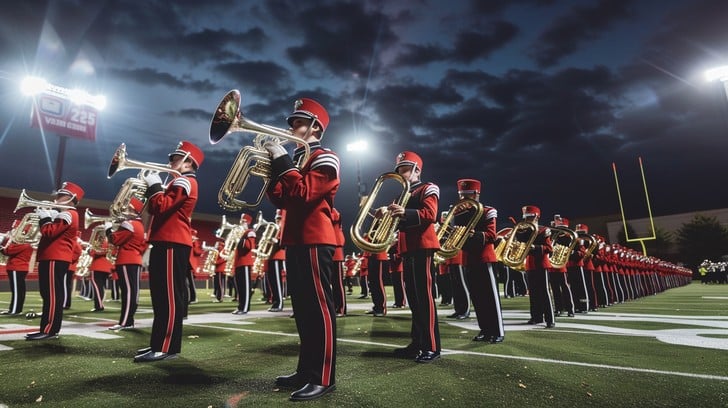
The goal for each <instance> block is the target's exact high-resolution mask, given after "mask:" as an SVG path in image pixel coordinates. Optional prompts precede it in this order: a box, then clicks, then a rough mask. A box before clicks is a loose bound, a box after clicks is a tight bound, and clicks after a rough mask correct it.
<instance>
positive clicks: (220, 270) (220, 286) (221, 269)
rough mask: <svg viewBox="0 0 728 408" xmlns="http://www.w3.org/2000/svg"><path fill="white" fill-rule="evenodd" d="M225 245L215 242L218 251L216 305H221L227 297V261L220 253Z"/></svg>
mask: <svg viewBox="0 0 728 408" xmlns="http://www.w3.org/2000/svg"><path fill="white" fill-rule="evenodd" d="M224 245H225V243H224V242H223V241H217V242H215V249H217V251H218V252H217V259H216V260H215V300H213V302H214V303H220V302H222V301H223V299H224V297H225V289H226V285H227V275H226V274H225V272H226V271H225V265H226V264H227V261H226V260H225V258H223V257H222V254H221V253H220V252H221V251H222V248H223V246H224Z"/></svg>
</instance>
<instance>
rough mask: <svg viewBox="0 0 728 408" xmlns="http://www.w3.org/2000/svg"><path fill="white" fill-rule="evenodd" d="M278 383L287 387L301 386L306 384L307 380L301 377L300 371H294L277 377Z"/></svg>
mask: <svg viewBox="0 0 728 408" xmlns="http://www.w3.org/2000/svg"><path fill="white" fill-rule="evenodd" d="M276 385H277V386H279V387H285V388H301V387H303V386H304V385H306V380H305V379H303V378H301V376H299V375H298V373H293V374H289V375H281V376H279V377H276Z"/></svg>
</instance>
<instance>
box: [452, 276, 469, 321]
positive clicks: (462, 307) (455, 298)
mask: <svg viewBox="0 0 728 408" xmlns="http://www.w3.org/2000/svg"><path fill="white" fill-rule="evenodd" d="M447 268H448V275H449V276H450V282H451V284H452V304H453V306H454V309H455V313H457V314H459V315H466V316H468V315H470V290H469V289H468V282H467V278H466V277H465V268H463V266H462V265H461V264H451V265H448V267H447Z"/></svg>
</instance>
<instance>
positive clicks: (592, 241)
mask: <svg viewBox="0 0 728 408" xmlns="http://www.w3.org/2000/svg"><path fill="white" fill-rule="evenodd" d="M578 234H579V239H581V240H583V241H584V246H585V247H586V252H585V253H584V260H587V259H589V258H591V256H592V255H593V254H594V250H595V249H597V247H598V246H599V240H597V239H596V237H595V236H593V235H590V234H587V233H584V232H579V233H578Z"/></svg>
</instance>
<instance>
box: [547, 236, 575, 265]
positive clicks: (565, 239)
mask: <svg viewBox="0 0 728 408" xmlns="http://www.w3.org/2000/svg"><path fill="white" fill-rule="evenodd" d="M551 241H552V242H553V252H552V253H551V256H550V257H549V260H550V261H551V266H552V267H554V268H556V269H559V268H563V267H564V266H566V263H567V262H569V257H570V256H571V252H572V251H573V250H574V247H575V246H576V244H577V242H579V241H578V240H577V234H576V232H574V231H573V230H571V229H569V228H567V227H565V226H561V225H557V226H553V227H551Z"/></svg>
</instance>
